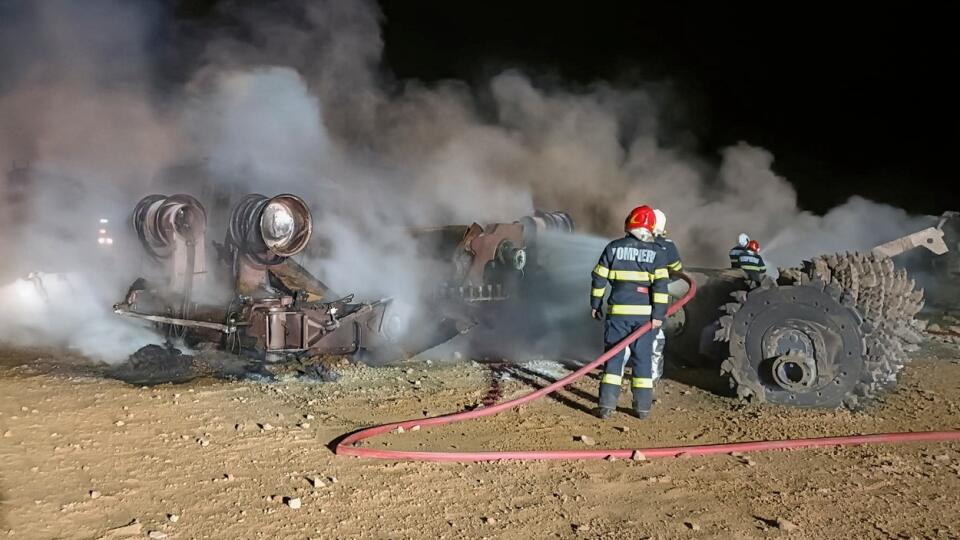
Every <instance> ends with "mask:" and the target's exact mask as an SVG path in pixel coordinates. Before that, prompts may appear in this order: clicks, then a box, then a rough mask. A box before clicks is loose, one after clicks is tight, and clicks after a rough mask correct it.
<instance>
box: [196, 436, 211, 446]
mask: <svg viewBox="0 0 960 540" xmlns="http://www.w3.org/2000/svg"><path fill="white" fill-rule="evenodd" d="M197 444H199V445H200V446H210V440H209V439H207V438H206V437H200V438H199V439H197Z"/></svg>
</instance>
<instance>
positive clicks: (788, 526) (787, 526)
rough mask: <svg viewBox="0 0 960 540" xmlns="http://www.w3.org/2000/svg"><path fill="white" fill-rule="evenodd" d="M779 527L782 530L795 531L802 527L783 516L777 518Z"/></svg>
mask: <svg viewBox="0 0 960 540" xmlns="http://www.w3.org/2000/svg"><path fill="white" fill-rule="evenodd" d="M777 528H778V529H780V530H782V531H786V532H793V531H795V530H797V529H799V528H800V527H799V526H798V525H797V524H796V523H794V522H792V521H788V520H786V519H783V518H777Z"/></svg>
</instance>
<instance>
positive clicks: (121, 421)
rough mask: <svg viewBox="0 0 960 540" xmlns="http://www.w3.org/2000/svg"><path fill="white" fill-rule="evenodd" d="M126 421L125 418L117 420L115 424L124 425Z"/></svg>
mask: <svg viewBox="0 0 960 540" xmlns="http://www.w3.org/2000/svg"><path fill="white" fill-rule="evenodd" d="M125 423H126V422H124V421H123V420H117V421H116V422H114V423H113V425H115V426H117V427H122V426H123V425H124V424H125Z"/></svg>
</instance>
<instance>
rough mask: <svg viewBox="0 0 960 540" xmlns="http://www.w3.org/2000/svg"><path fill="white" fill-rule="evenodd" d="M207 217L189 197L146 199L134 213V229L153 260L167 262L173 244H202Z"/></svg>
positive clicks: (196, 201)
mask: <svg viewBox="0 0 960 540" xmlns="http://www.w3.org/2000/svg"><path fill="white" fill-rule="evenodd" d="M206 227H207V213H206V210H205V209H204V208H203V205H202V204H200V201H198V200H197V199H195V198H193V197H191V196H190V195H184V194H177V195H171V196H169V197H168V196H166V195H147V196H146V197H144V198H143V199H141V200H140V202H139V203H137V206H136V207H134V210H133V228H134V229H135V230H136V232H137V237H138V238H139V239H140V243H141V244H142V245H143V248H144V249H145V250H146V251H147V253H148V254H150V255H151V256H152V257H154V258H156V259H166V258H168V257H170V255H171V254H172V252H173V248H174V245H175V243H176V240H177V239H178V238H177V237H179V239H181V240H183V241H185V242H191V243H192V242H198V241H202V239H203V236H204V233H205V232H206Z"/></svg>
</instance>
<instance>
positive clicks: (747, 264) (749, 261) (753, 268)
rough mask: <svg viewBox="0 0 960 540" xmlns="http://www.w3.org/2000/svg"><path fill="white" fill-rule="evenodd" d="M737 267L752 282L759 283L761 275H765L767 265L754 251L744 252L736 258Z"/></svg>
mask: <svg viewBox="0 0 960 540" xmlns="http://www.w3.org/2000/svg"><path fill="white" fill-rule="evenodd" d="M737 267H738V268H741V269H742V270H743V271H744V272H746V273H747V277H749V278H750V279H752V280H754V281H760V280H761V279H762V278H763V275H764V274H766V273H767V265H766V263H764V262H763V257H761V256H760V254H759V253H757V252H755V251H750V250H744V251H743V253H742V254H740V257H738V258H737Z"/></svg>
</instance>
